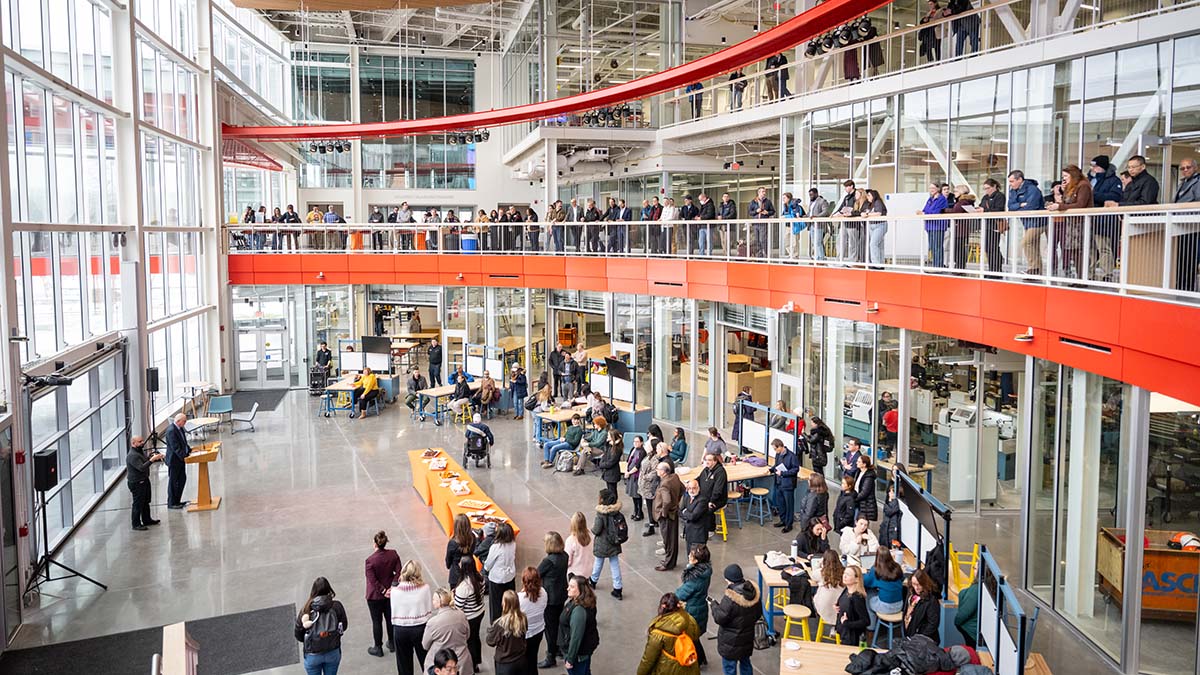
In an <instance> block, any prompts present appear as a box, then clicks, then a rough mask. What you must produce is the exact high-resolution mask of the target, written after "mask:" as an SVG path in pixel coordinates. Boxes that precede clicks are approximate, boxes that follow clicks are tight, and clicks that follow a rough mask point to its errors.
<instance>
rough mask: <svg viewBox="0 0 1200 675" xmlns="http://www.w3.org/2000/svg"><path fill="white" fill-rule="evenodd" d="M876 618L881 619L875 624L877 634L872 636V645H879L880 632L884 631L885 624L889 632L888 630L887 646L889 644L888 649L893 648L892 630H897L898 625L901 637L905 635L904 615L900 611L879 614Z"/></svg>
mask: <svg viewBox="0 0 1200 675" xmlns="http://www.w3.org/2000/svg"><path fill="white" fill-rule="evenodd" d="M876 618H878V619H879V623H878V624H876V625H875V635H873V636H872V637H871V646H872V647H877V646H879V634H880V633H882V632H883V628H884V626H887V632H888V641H887V646H888V649H891V648H892V638H893V634H892V631H893V630H895V629H896V628H897V627H898V628H899V629H900V637H901V638H903V637H904V615H903V614H900V613H896V614H879V615H878V616H877V617H876Z"/></svg>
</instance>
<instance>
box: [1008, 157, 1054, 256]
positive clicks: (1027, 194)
mask: <svg viewBox="0 0 1200 675" xmlns="http://www.w3.org/2000/svg"><path fill="white" fill-rule="evenodd" d="M1045 207H1046V202H1045V199H1044V198H1043V197H1042V191H1041V189H1039V188H1038V183H1037V181H1036V180H1033V179H1032V178H1026V177H1025V174H1024V173H1022V172H1021V171H1018V170H1014V171H1011V172H1009V174H1008V210H1009V211H1041V210H1043V209H1045ZM1021 224H1022V225H1024V226H1025V239H1024V240H1023V241H1022V242H1021V245H1022V246H1023V247H1024V248H1025V273H1026V274H1041V273H1042V237H1043V236H1044V235H1045V234H1046V219H1045V218H1044V217H1042V218H1022V219H1021Z"/></svg>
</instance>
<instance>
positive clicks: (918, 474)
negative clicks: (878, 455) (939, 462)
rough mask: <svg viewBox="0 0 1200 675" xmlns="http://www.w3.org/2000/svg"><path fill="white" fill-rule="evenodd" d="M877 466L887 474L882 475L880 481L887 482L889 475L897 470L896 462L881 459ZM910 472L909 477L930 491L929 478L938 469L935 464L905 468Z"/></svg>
mask: <svg viewBox="0 0 1200 675" xmlns="http://www.w3.org/2000/svg"><path fill="white" fill-rule="evenodd" d="M875 465H876V466H878V467H879V468H881V469H883V470H884V472H885V473H883V474H880V480H881V481H883V482H885V483H886V482H887V480H888V479H887V474H890V473H891V472H892V470H893V469H894V468H896V464H895V462H889V461H888V460H886V459H881V460H878V461H876V462H875ZM904 468H905V469H906V470H907V471H908V477H909V478H911V479H913V480H914V481H916V482H917V483H920V484H921V487H922V488H924V489H926V490H928V489H929V476H930V474H931V473H932V472H933V470H934V469H936V468H937V466H936V465H934V464H922V465H921V466H913V465H912V464H909V465H907V466H905V467H904Z"/></svg>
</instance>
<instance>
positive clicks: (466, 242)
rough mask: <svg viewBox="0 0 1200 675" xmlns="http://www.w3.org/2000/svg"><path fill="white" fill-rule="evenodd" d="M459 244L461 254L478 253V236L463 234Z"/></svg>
mask: <svg viewBox="0 0 1200 675" xmlns="http://www.w3.org/2000/svg"><path fill="white" fill-rule="evenodd" d="M461 243H462V252H463V253H479V235H477V234H464V235H462V239H461Z"/></svg>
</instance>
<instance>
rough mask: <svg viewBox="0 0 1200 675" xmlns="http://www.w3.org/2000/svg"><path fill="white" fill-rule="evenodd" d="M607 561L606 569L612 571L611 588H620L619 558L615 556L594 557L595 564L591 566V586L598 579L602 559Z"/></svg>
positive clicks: (602, 564)
mask: <svg viewBox="0 0 1200 675" xmlns="http://www.w3.org/2000/svg"><path fill="white" fill-rule="evenodd" d="M605 560H607V561H608V571H609V572H611V573H612V580H613V589H614V590H618V591H619V590H621V560H620V558H618V557H617V556H615V555H614V556H613V557H611V558H596V564H594V565H593V566H592V586H595V585H596V582H597V581H600V570H602V569H603V568H604V561H605Z"/></svg>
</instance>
